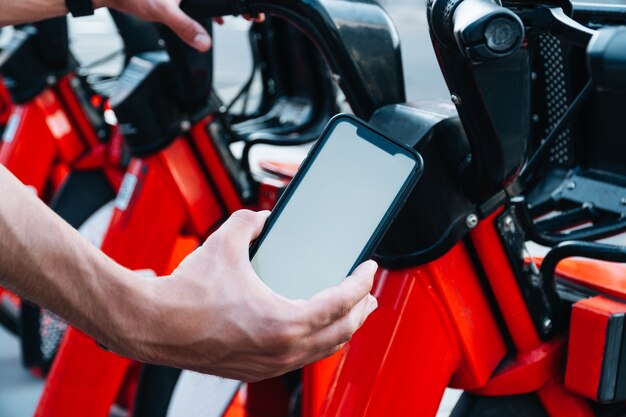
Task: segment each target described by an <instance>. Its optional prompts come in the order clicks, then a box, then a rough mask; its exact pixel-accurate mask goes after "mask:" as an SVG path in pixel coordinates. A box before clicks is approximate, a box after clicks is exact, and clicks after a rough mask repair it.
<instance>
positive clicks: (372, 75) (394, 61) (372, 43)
mask: <svg viewBox="0 0 626 417" xmlns="http://www.w3.org/2000/svg"><path fill="white" fill-rule="evenodd" d="M181 6H182V8H183V9H185V10H187V12H188V13H190V14H191V15H192V16H193V17H195V18H198V17H200V16H202V17H207V16H209V17H210V16H222V15H230V14H235V15H237V14H252V15H254V14H257V13H267V14H271V15H274V16H277V17H280V18H282V19H285V20H287V21H288V22H289V23H291V24H292V25H294V26H296V27H298V28H299V29H300V30H301V31H302V32H303V33H304V34H305V35H306V36H308V37H309V38H310V39H311V40H312V41H313V43H314V44H315V45H316V46H317V47H318V49H319V51H320V52H321V54H322V55H323V56H324V58H325V59H326V61H327V62H328V65H329V67H330V68H331V70H332V71H333V72H334V73H335V74H336V75H337V80H338V84H339V86H340V87H341V88H342V90H343V92H344V94H345V95H346V98H347V100H348V102H349V103H350V106H351V108H352V111H353V112H354V114H355V115H357V116H358V117H361V118H363V119H369V118H370V117H371V115H372V114H373V113H374V111H376V109H378V108H380V107H382V106H384V105H387V104H393V103H401V102H403V101H405V92H404V77H403V72H402V71H403V70H402V56H401V51H400V38H399V36H398V33H397V31H396V28H395V27H394V25H393V22H392V21H391V18H390V17H389V15H388V14H387V12H386V11H385V10H384V9H383V8H382V7H381V6H380V4H379V3H378V2H376V1H375V0H332V1H329V0H310V1H293V0H236V1H230V0H219V1H216V2H206V1H203V0H185V1H184V2H183V3H182V4H181Z"/></svg>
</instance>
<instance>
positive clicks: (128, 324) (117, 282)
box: [90, 261, 156, 359]
mask: <svg viewBox="0 0 626 417" xmlns="http://www.w3.org/2000/svg"><path fill="white" fill-rule="evenodd" d="M111 262H112V261H111ZM112 263H113V264H114V262H112ZM105 275H106V276H105V277H104V278H103V281H104V282H103V283H102V290H101V291H100V296H99V297H98V300H97V302H96V303H94V304H96V306H97V307H96V310H97V311H96V314H95V315H94V318H93V320H92V325H93V328H92V329H93V331H92V332H90V333H91V335H92V336H93V337H94V338H95V339H96V340H97V341H98V342H99V343H101V344H102V345H104V346H105V347H106V348H107V349H110V350H112V351H114V352H116V353H119V354H121V355H124V356H128V357H132V358H133V359H145V358H143V356H144V355H142V353H141V352H140V351H139V348H140V347H141V343H139V342H138V341H140V340H142V339H144V338H145V334H144V333H145V332H146V331H147V329H149V328H151V327H152V326H151V325H150V324H149V323H150V322H151V321H152V320H153V319H154V307H153V306H154V305H155V303H154V301H153V300H154V296H153V295H152V287H153V284H154V282H152V281H155V280H156V279H155V278H148V277H144V276H142V275H140V274H138V273H136V272H133V271H131V270H128V269H126V268H123V267H121V266H120V265H118V264H114V265H113V267H111V268H109V272H108V273H107V274H105Z"/></svg>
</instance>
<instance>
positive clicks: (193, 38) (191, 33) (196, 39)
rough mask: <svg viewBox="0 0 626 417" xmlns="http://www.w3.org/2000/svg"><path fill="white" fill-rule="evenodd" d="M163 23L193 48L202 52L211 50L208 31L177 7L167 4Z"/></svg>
mask: <svg viewBox="0 0 626 417" xmlns="http://www.w3.org/2000/svg"><path fill="white" fill-rule="evenodd" d="M161 21H162V22H163V23H164V24H165V25H167V26H169V28H170V29H172V30H173V31H174V32H175V33H176V34H177V35H178V36H179V37H180V38H181V39H182V40H183V41H185V42H186V43H188V44H189V45H190V46H191V47H193V48H196V49H197V50H199V51H201V52H204V51H208V50H209V49H210V48H211V37H210V36H209V34H208V32H207V31H206V29H205V28H204V27H202V25H201V24H200V23H198V22H196V21H195V20H194V19H192V18H191V17H189V16H188V15H187V14H185V12H183V11H182V10H181V9H180V8H179V7H178V6H177V5H175V4H173V3H166V6H165V10H164V11H163V14H162V17H161Z"/></svg>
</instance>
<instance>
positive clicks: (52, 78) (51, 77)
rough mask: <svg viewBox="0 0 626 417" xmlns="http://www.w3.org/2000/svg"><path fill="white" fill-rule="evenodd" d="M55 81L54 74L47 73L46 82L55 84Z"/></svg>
mask: <svg viewBox="0 0 626 417" xmlns="http://www.w3.org/2000/svg"><path fill="white" fill-rule="evenodd" d="M56 83H57V77H55V76H54V75H49V76H48V78H46V84H48V85H55V84H56Z"/></svg>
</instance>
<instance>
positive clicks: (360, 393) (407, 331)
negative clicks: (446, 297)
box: [320, 269, 461, 417]
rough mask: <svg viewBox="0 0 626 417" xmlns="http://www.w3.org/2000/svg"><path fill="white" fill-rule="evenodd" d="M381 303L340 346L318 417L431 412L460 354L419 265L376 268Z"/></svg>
mask: <svg viewBox="0 0 626 417" xmlns="http://www.w3.org/2000/svg"><path fill="white" fill-rule="evenodd" d="M373 294H374V296H375V297H376V298H377V299H378V304H379V307H378V309H377V310H376V311H375V312H374V313H372V315H371V316H370V317H369V319H368V321H367V322H366V323H365V325H364V326H363V327H362V328H361V329H360V330H359V331H358V332H357V333H356V334H355V335H354V337H353V339H352V340H351V341H350V343H348V344H347V345H346V347H345V348H344V354H343V356H342V358H341V360H340V362H339V364H338V367H337V374H336V376H335V378H334V381H333V383H332V384H331V386H330V389H329V392H328V393H327V398H326V401H325V402H324V404H323V405H322V408H321V410H322V411H321V413H320V415H322V416H326V417H330V416H342V417H353V416H354V417H356V416H368V417H369V416H390V415H419V416H424V417H427V416H434V415H435V413H436V411H437V408H438V406H439V402H440V400H441V396H442V395H443V391H444V389H445V388H446V386H447V385H448V383H449V381H450V378H451V377H452V375H453V373H454V371H455V369H456V368H457V367H458V365H459V363H460V360H461V350H460V347H459V345H458V343H457V340H456V337H455V334H454V330H453V327H452V323H451V322H450V321H449V317H448V315H447V312H446V309H445V306H444V305H443V304H442V303H441V300H440V299H439V296H438V294H437V291H436V290H435V288H434V287H433V286H432V284H431V282H430V280H429V279H428V276H427V272H426V271H425V270H424V269H413V270H402V271H385V270H381V271H380V272H379V273H378V274H377V282H376V287H375V289H374V291H373Z"/></svg>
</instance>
